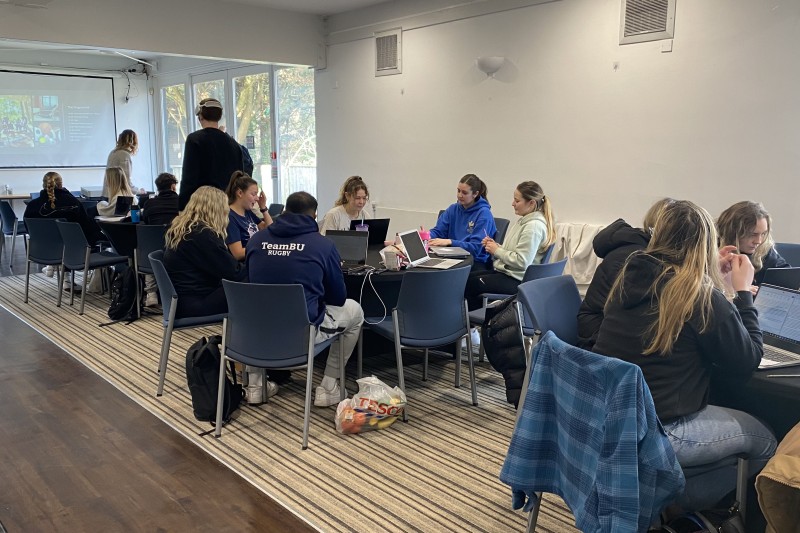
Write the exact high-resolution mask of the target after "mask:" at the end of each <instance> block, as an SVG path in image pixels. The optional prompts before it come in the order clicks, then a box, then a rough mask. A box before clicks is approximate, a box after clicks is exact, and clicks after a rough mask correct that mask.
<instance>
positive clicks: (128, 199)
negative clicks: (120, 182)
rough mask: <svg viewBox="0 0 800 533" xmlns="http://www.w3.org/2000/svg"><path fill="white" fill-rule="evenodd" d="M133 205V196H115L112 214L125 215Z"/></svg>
mask: <svg viewBox="0 0 800 533" xmlns="http://www.w3.org/2000/svg"><path fill="white" fill-rule="evenodd" d="M131 205H133V196H117V203H116V205H115V207H114V216H117V217H124V216H127V215H128V213H129V212H130V210H131Z"/></svg>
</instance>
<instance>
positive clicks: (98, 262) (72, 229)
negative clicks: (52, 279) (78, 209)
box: [56, 220, 128, 315]
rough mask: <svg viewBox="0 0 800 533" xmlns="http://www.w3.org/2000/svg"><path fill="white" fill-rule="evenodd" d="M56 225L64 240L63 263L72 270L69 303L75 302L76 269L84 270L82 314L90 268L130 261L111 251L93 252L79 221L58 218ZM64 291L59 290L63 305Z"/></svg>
mask: <svg viewBox="0 0 800 533" xmlns="http://www.w3.org/2000/svg"><path fill="white" fill-rule="evenodd" d="M56 227H57V228H58V232H59V233H60V234H61V239H62V240H63V241H64V254H63V259H62V260H61V265H62V266H63V267H64V268H67V269H69V270H70V271H71V272H70V274H71V276H70V295H69V305H72V304H73V303H74V302H75V290H74V288H75V271H76V270H82V271H83V276H82V277H83V286H82V287H81V308H80V312H79V314H81V315H82V314H83V311H84V309H85V307H86V284H87V278H88V277H89V276H88V275H87V274H88V272H89V270H93V269H97V268H103V267H108V266H113V265H119V264H123V263H126V262H127V261H128V258H127V257H124V256H121V255H117V254H115V253H111V252H92V247H91V245H90V244H89V241H87V240H86V235H84V234H83V228H81V225H80V224H78V223H77V222H64V221H61V220H58V221H56ZM109 284H110V283H109ZM62 292H63V291H59V292H58V303H59V305H61V294H62Z"/></svg>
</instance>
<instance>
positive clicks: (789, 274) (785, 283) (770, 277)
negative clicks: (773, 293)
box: [761, 267, 800, 289]
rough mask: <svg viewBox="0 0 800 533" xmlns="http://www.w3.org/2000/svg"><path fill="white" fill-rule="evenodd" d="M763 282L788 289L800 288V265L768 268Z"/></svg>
mask: <svg viewBox="0 0 800 533" xmlns="http://www.w3.org/2000/svg"><path fill="white" fill-rule="evenodd" d="M761 283H762V284H764V285H774V286H776V287H786V288H787V289H800V267H792V268H768V269H767V271H766V272H764V280H763V281H762V282H761Z"/></svg>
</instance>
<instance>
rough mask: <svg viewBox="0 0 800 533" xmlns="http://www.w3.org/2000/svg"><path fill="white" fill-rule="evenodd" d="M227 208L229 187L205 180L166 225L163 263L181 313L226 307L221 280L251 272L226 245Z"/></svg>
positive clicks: (205, 312)
mask: <svg viewBox="0 0 800 533" xmlns="http://www.w3.org/2000/svg"><path fill="white" fill-rule="evenodd" d="M228 211H229V208H228V201H227V198H226V196H225V193H224V192H222V191H221V190H219V189H217V188H216V187H210V186H208V185H205V186H203V187H200V188H199V189H197V190H196V191H195V192H194V194H192V196H191V198H190V199H189V203H188V204H186V207H185V208H184V209H183V211H181V212H180V213H178V216H177V217H175V218H174V219H173V221H172V224H171V225H170V227H169V229H168V230H167V234H166V237H165V244H166V246H165V249H164V266H165V267H166V269H167V272H168V273H169V277H170V279H171V280H172V283H173V285H174V286H175V292H177V293H178V308H177V311H176V314H175V316H177V317H179V318H181V317H190V316H203V315H211V314H218V313H225V312H226V311H227V310H228V303H227V301H226V299H225V292H224V290H223V288H222V280H223V279H229V280H232V281H243V280H245V278H246V277H247V271H246V270H245V267H244V265H243V264H242V263H239V261H237V260H236V259H235V258H234V257H233V256H232V255H231V253H230V251H229V250H228V247H227V246H226V245H225V236H226V232H227V228H228Z"/></svg>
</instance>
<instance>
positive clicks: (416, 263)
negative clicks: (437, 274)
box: [400, 229, 461, 270]
mask: <svg viewBox="0 0 800 533" xmlns="http://www.w3.org/2000/svg"><path fill="white" fill-rule="evenodd" d="M400 242H402V243H403V247H404V248H405V249H406V257H407V258H408V262H409V265H408V266H410V267H425V268H439V269H442V270H444V269H448V268H450V267H454V266H456V265H457V264H459V263H461V260H460V259H432V258H430V257H428V252H427V251H426V250H425V245H424V244H422V239H420V237H419V233H418V232H417V230H415V229H412V230H408V231H404V232H403V233H401V234H400Z"/></svg>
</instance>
